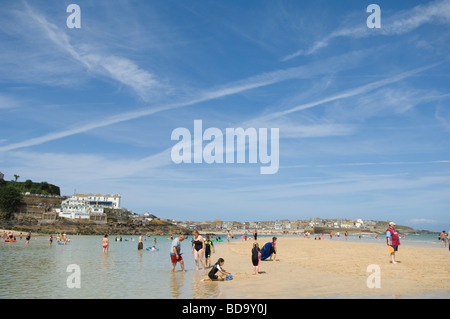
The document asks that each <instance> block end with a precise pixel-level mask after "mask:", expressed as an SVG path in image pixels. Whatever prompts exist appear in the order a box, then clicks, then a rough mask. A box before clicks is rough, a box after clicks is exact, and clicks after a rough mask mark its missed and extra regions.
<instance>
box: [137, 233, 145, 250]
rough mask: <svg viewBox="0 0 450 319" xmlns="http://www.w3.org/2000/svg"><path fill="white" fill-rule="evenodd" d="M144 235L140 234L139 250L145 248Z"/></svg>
mask: <svg viewBox="0 0 450 319" xmlns="http://www.w3.org/2000/svg"><path fill="white" fill-rule="evenodd" d="M143 236H144V235H142V234H141V236H139V240H138V250H141V249H144V242H143V241H142V237H143Z"/></svg>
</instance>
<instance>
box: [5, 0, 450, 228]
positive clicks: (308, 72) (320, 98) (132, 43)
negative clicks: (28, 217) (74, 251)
mask: <svg viewBox="0 0 450 319" xmlns="http://www.w3.org/2000/svg"><path fill="white" fill-rule="evenodd" d="M71 3H76V4H78V5H79V7H80V8H81V28H78V29H77V28H72V29H70V28H68V27H67V25H66V19H67V17H68V16H69V14H70V13H67V12H66V8H67V6H68V5H69V4H71ZM371 3H376V4H378V5H379V7H380V8H381V28H379V29H369V28H368V27H367V25H366V19H367V17H368V16H369V15H370V13H367V12H366V8H367V6H368V5H369V4H371ZM449 31H450V1H448V0H447V1H442V0H436V1H394V2H393V1H377V2H373V1H367V2H364V1H360V0H358V1H356V0H354V1H331V0H327V1H297V0H291V1H265V0H260V1H189V2H185V1H179V0H176V1H131V0H130V1H98V0H96V1H86V0H76V1H61V0H58V1H56V0H55V1H53V0H49V1H11V0H7V1H4V2H2V6H1V9H0V43H1V50H0V61H1V62H0V75H1V76H0V171H2V172H4V173H5V175H6V179H13V178H14V177H13V175H14V174H17V175H20V179H19V180H25V179H32V180H33V181H47V182H49V183H52V184H56V185H59V186H60V187H61V191H62V193H63V194H65V195H70V194H73V193H74V191H76V192H77V193H103V194H106V193H120V194H121V195H122V204H123V206H124V207H127V208H129V209H131V210H132V211H133V212H136V213H143V212H145V211H149V212H152V213H154V214H155V215H157V216H159V217H163V218H174V219H179V220H194V221H195V220H214V219H222V220H237V221H241V222H244V221H252V220H275V219H307V218H311V217H317V216H320V217H322V218H350V219H357V218H363V219H376V220H394V221H395V222H397V223H398V224H406V225H409V226H412V227H414V228H416V229H430V230H436V231H440V230H442V229H446V230H448V229H450V214H449V213H450V196H449V195H450V143H449V141H450V86H449V83H450V75H449V74H450V63H449V62H450V60H449V58H450V54H449V52H450V32H449ZM194 120H202V123H203V128H204V129H205V128H208V127H216V128H219V129H221V130H225V128H229V127H230V128H237V127H243V128H249V127H254V128H279V132H280V140H279V160H280V167H279V170H278V172H277V173H276V174H272V175H262V174H260V171H259V170H260V166H261V165H260V164H249V163H247V164H230V163H228V164H175V163H173V162H172V160H171V157H170V152H171V148H172V147H173V146H174V145H175V144H176V141H172V140H171V133H172V131H173V130H174V129H176V128H178V127H185V128H188V129H189V130H191V132H193V125H194Z"/></svg>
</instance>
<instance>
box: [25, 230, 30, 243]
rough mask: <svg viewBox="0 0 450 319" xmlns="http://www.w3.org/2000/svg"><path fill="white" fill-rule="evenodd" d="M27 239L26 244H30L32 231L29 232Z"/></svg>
mask: <svg viewBox="0 0 450 319" xmlns="http://www.w3.org/2000/svg"><path fill="white" fill-rule="evenodd" d="M25 239H26V241H27V242H26V244H27V245H28V244H29V243H30V239H31V232H28V234H27V237H26V238H25Z"/></svg>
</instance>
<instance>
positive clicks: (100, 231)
mask: <svg viewBox="0 0 450 319" xmlns="http://www.w3.org/2000/svg"><path fill="white" fill-rule="evenodd" d="M0 228H2V229H8V230H13V231H16V232H24V233H25V232H29V231H31V232H32V233H33V234H56V233H66V234H68V235H77V234H78V235H105V234H108V235H141V234H143V235H149V236H151V235H153V236H155V235H177V234H184V235H190V234H192V230H190V229H187V228H184V227H179V226H175V225H172V224H170V223H163V224H146V225H135V224H127V223H108V224H94V223H86V222H78V221H67V220H65V221H57V222H55V223H51V224H38V223H17V222H14V221H8V222H4V221H3V222H1V223H0Z"/></svg>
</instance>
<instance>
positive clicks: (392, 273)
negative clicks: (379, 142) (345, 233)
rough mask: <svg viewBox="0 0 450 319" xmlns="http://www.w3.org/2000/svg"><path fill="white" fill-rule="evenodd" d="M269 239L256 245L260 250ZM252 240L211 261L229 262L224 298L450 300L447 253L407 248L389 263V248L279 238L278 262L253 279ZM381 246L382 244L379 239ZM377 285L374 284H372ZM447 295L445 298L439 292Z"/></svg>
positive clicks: (264, 265)
mask: <svg viewBox="0 0 450 319" xmlns="http://www.w3.org/2000/svg"><path fill="white" fill-rule="evenodd" d="M267 241H269V238H261V240H259V239H258V243H259V245H260V247H262V246H263V244H264V243H266V242H267ZM253 242H254V240H253V239H250V240H247V241H237V240H236V241H234V242H231V243H224V244H223V245H217V247H216V253H215V254H213V256H212V258H211V260H212V262H213V263H214V262H215V261H216V260H217V259H218V258H219V257H222V258H224V259H225V265H224V268H225V269H226V270H227V271H229V272H231V273H232V274H233V280H232V281H226V282H222V283H211V284H219V285H220V289H221V292H222V294H223V296H224V297H225V298H245V299H248V298H256V299H260V298H264V299H274V298H288V299H292V298H328V297H331V298H378V297H381V298H402V297H411V296H414V295H420V294H427V293H432V294H435V295H436V296H437V297H438V298H439V294H442V295H444V298H449V296H450V294H449V293H450V266H449V265H450V252H449V250H448V248H445V249H444V248H440V247H419V246H408V245H403V246H400V247H399V251H398V252H397V254H396V256H397V258H396V259H397V261H399V262H400V263H398V264H392V263H391V262H390V257H389V253H388V252H387V246H386V245H385V244H382V243H361V242H351V241H345V239H340V240H327V239H325V240H314V239H306V238H299V237H280V238H278V241H277V247H278V253H277V259H276V261H261V263H260V269H259V271H260V274H258V275H252V272H253V268H252V264H251V252H250V251H251V248H252V245H253ZM380 242H383V240H382V239H380ZM369 265H378V266H379V270H380V277H379V278H380V284H381V287H380V288H369V287H368V285H367V281H368V278H369V276H370V275H371V274H373V273H372V272H368V269H367V268H368V266H369ZM369 281H370V282H371V283H375V281H373V280H369ZM439 291H444V292H439Z"/></svg>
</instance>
